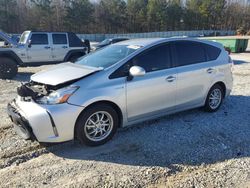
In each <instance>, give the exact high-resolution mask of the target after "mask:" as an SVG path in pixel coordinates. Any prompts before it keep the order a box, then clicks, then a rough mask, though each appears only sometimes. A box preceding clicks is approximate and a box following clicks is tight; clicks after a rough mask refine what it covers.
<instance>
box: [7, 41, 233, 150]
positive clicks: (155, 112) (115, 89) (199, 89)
mask: <svg viewBox="0 0 250 188" xmlns="http://www.w3.org/2000/svg"><path fill="white" fill-rule="evenodd" d="M232 64H233V62H232V60H231V58H230V57H229V55H228V53H227V52H226V51H225V50H224V48H223V46H222V45H221V44H218V43H215V42H211V41H205V40H199V39H189V38H168V39H161V38H158V39H135V40H128V41H124V42H120V43H116V44H113V45H110V46H108V47H105V48H103V49H100V50H98V51H96V52H93V53H90V54H89V55H87V56H84V57H82V58H81V59H79V60H78V61H77V62H76V63H75V64H72V63H63V64H60V65H57V66H54V67H52V68H50V69H48V70H44V71H41V72H38V73H36V74H34V75H32V76H31V80H30V82H28V83H23V84H22V85H21V86H20V87H18V88H17V93H18V96H17V98H16V99H14V100H13V101H12V102H10V103H9V104H8V107H7V109H8V114H9V116H10V119H11V120H12V122H13V124H14V128H15V130H16V132H17V134H19V135H20V136H21V137H23V138H24V139H33V140H37V141H39V142H47V143H48V142H64V141H68V140H72V139H78V140H79V141H80V142H81V143H84V144H87V145H91V146H97V145H101V144H104V143H105V142H107V141H108V140H110V139H111V138H112V137H113V136H114V134H115V132H116V131H117V129H118V128H119V127H125V126H128V125H132V124H136V123H138V122H141V121H145V120H148V119H152V118H156V117H159V116H163V115H166V114H171V113H175V112H179V111H183V110H187V109H192V108H197V107H204V109H205V110H206V111H208V112H215V111H217V110H218V109H219V107H220V106H221V104H222V102H223V100H224V99H225V97H226V96H228V95H229V94H230V92H231V89H232V82H233V78H232V72H231V68H232Z"/></svg>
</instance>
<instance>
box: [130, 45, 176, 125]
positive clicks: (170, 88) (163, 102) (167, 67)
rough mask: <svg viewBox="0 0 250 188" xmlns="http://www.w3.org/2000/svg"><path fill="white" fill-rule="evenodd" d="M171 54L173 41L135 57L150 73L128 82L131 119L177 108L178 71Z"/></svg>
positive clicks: (136, 62)
mask: <svg viewBox="0 0 250 188" xmlns="http://www.w3.org/2000/svg"><path fill="white" fill-rule="evenodd" d="M170 54H171V49H170V45H169V44H162V45H160V46H156V47H153V48H151V49H149V50H147V51H146V52H144V53H142V54H140V55H138V56H136V57H135V58H133V59H132V60H131V64H132V65H131V66H133V65H137V66H140V67H143V68H144V69H145V70H146V74H145V75H144V76H142V77H134V78H133V79H132V80H131V81H127V82H126V99H127V100H126V101H127V116H128V121H133V120H137V119H140V118H145V117H149V116H154V115H157V114H161V113H162V112H165V111H171V110H174V108H175V94H176V76H177V75H176V70H175V68H173V67H172V62H171V55H170Z"/></svg>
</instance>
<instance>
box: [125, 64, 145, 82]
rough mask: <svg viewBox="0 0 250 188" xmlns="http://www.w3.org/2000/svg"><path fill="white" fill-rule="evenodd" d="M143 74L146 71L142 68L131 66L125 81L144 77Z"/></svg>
mask: <svg viewBox="0 0 250 188" xmlns="http://www.w3.org/2000/svg"><path fill="white" fill-rule="evenodd" d="M145 74H146V71H145V69H144V68H142V67H139V66H132V67H131V68H130V69H129V76H128V78H127V80H128V81H130V80H132V79H133V77H138V76H144V75H145Z"/></svg>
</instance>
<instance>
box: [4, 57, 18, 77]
mask: <svg viewBox="0 0 250 188" xmlns="http://www.w3.org/2000/svg"><path fill="white" fill-rule="evenodd" d="M17 71H18V67H17V63H16V62H15V61H14V60H12V59H10V58H7V57H2V58H0V78H1V79H11V78H13V77H14V76H16V74H17Z"/></svg>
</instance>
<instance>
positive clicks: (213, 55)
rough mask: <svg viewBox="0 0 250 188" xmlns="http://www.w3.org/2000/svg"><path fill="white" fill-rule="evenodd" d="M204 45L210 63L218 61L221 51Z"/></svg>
mask: <svg viewBox="0 0 250 188" xmlns="http://www.w3.org/2000/svg"><path fill="white" fill-rule="evenodd" d="M203 45H204V48H205V49H206V54H207V58H208V59H207V60H208V61H213V60H216V59H217V58H218V57H219V55H220V52H221V49H219V48H217V47H215V46H211V45H208V44H203Z"/></svg>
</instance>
